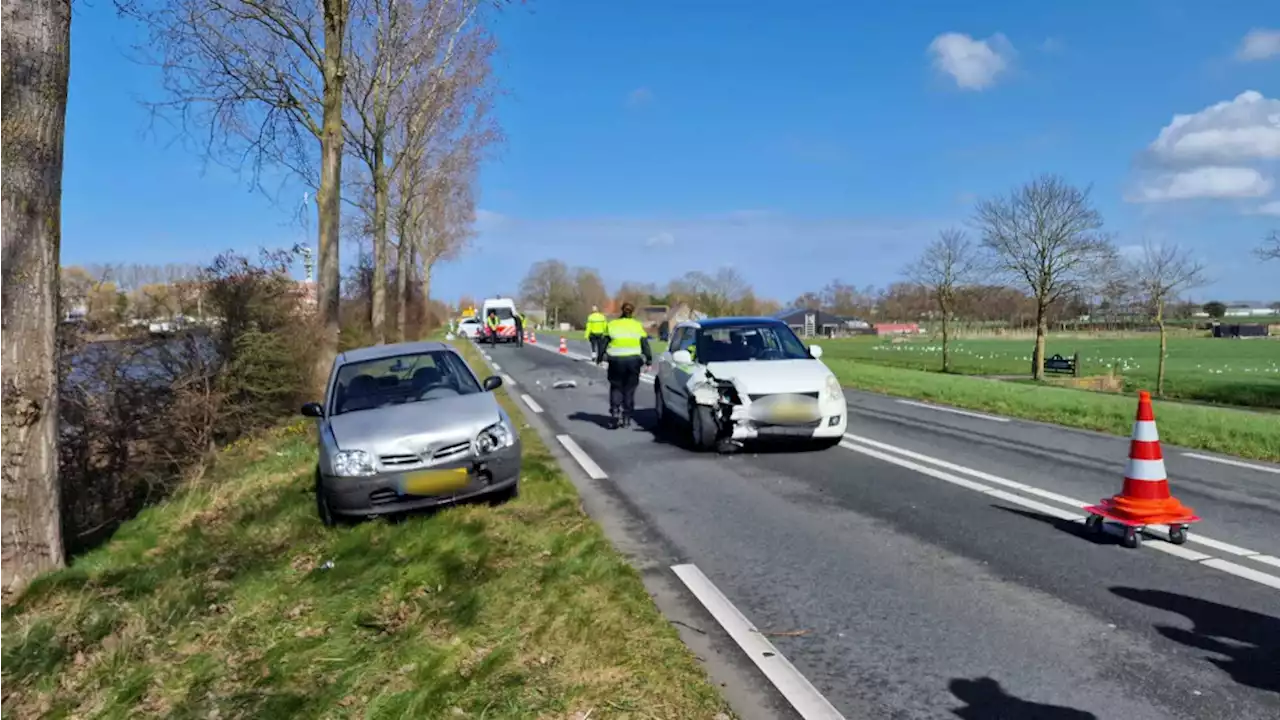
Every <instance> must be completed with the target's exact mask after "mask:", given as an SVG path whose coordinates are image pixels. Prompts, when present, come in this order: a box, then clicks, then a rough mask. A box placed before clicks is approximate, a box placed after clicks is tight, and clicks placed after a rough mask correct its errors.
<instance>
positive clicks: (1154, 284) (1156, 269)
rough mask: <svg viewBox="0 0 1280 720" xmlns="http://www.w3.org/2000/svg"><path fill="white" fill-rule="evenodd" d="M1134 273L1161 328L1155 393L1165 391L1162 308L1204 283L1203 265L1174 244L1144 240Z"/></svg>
mask: <svg viewBox="0 0 1280 720" xmlns="http://www.w3.org/2000/svg"><path fill="white" fill-rule="evenodd" d="M1134 269H1135V271H1136V272H1135V273H1134V274H1135V275H1136V276H1137V285H1138V290H1139V292H1140V293H1141V294H1142V297H1143V299H1144V300H1146V302H1147V303H1148V304H1149V305H1150V306H1151V311H1152V313H1153V314H1154V315H1155V319H1156V325H1158V326H1159V327H1160V361H1159V363H1158V365H1157V369H1156V395H1163V394H1164V365H1165V359H1166V358H1167V357H1168V342H1167V339H1166V334H1165V308H1166V307H1167V306H1168V304H1169V301H1170V300H1172V299H1174V298H1176V297H1177V296H1178V294H1179V293H1183V292H1186V291H1187V290H1191V289H1194V288H1197V287H1200V286H1202V285H1204V284H1205V282H1206V280H1207V278H1206V277H1205V273H1204V265H1202V264H1201V263H1199V262H1197V261H1195V260H1194V259H1193V258H1192V257H1191V255H1190V253H1188V252H1187V251H1186V250H1183V249H1181V248H1179V247H1178V246H1177V245H1155V244H1152V243H1150V242H1144V243H1143V247H1142V257H1141V258H1140V259H1139V260H1138V261H1137V263H1136V267H1135V268H1134Z"/></svg>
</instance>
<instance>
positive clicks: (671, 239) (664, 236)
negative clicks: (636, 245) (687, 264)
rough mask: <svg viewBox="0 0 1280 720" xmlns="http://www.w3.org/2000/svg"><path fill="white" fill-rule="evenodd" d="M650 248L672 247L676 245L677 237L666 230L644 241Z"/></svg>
mask: <svg viewBox="0 0 1280 720" xmlns="http://www.w3.org/2000/svg"><path fill="white" fill-rule="evenodd" d="M644 244H645V245H647V246H648V247H671V246H672V245H675V244H676V236H675V235H672V234H671V233H669V232H666V231H665V230H664V231H663V232H660V233H658V234H657V235H653V236H651V237H650V238H649V239H648V240H645V241H644Z"/></svg>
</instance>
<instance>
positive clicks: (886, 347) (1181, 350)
mask: <svg viewBox="0 0 1280 720" xmlns="http://www.w3.org/2000/svg"><path fill="white" fill-rule="evenodd" d="M821 344H822V348H823V350H824V351H825V352H826V355H824V356H823V359H830V360H857V361H861V362H868V363H875V364H877V365H885V366H888V367H900V368H908V369H913V370H938V369H940V368H941V367H942V349H941V343H940V341H938V340H933V339H920V340H913V341H911V342H907V343H900V344H890V343H888V342H887V341H886V340H884V339H882V338H853V339H847V340H846V339H842V340H826V341H822V342H821ZM1033 347H1034V345H1033V341H1031V340H1000V339H984V340H961V341H956V342H954V343H953V345H952V354H951V359H952V371H953V372H955V373H959V374H964V375H1016V374H1024V375H1028V374H1030V367H1031V351H1032V349H1033ZM1075 352H1079V353H1080V361H1081V370H1082V373H1083V374H1085V375H1102V374H1105V373H1107V372H1108V369H1109V368H1110V367H1111V366H1112V365H1115V366H1117V369H1118V372H1119V374H1120V375H1122V376H1124V380H1125V389H1126V390H1127V391H1130V392H1133V391H1136V390H1138V389H1146V390H1155V379H1156V365H1157V361H1158V358H1159V340H1158V338H1157V337H1156V336H1154V335H1152V336H1151V337H1149V338H1137V339H1131V338H1126V339H1097V338H1087V339H1082V338H1071V337H1060V336H1050V337H1049V342H1048V350H1047V353H1048V354H1049V355H1053V354H1054V353H1059V354H1061V355H1063V356H1064V357H1070V356H1071V355H1072V353H1075ZM1165 396H1166V397H1168V398H1171V399H1182V400H1191V401H1198V402H1208V403H1217V404H1223V405H1236V406H1245V407H1256V408H1271V409H1280V340H1277V339H1256V340H1225V339H1214V338H1188V337H1170V338H1169V355H1168V361H1167V365H1166V369H1165Z"/></svg>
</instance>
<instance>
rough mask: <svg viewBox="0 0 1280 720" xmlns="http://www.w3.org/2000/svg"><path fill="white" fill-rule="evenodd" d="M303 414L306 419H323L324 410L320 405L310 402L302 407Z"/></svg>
mask: <svg viewBox="0 0 1280 720" xmlns="http://www.w3.org/2000/svg"><path fill="white" fill-rule="evenodd" d="M302 414H303V415H304V416H305V417H312V418H322V417H324V408H322V407H320V403H314V402H309V403H307V404H306V405H303V406H302Z"/></svg>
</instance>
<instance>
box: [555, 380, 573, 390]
mask: <svg viewBox="0 0 1280 720" xmlns="http://www.w3.org/2000/svg"><path fill="white" fill-rule="evenodd" d="M551 387H553V388H555V389H557V390H563V389H564V388H576V387H578V381H577V380H557V381H555V383H553V384H552V385H551Z"/></svg>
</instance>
